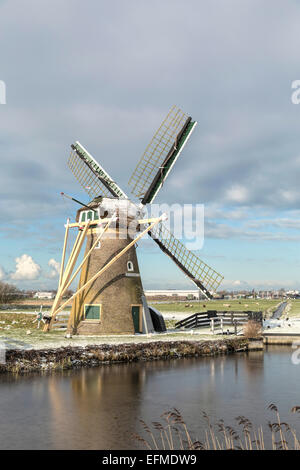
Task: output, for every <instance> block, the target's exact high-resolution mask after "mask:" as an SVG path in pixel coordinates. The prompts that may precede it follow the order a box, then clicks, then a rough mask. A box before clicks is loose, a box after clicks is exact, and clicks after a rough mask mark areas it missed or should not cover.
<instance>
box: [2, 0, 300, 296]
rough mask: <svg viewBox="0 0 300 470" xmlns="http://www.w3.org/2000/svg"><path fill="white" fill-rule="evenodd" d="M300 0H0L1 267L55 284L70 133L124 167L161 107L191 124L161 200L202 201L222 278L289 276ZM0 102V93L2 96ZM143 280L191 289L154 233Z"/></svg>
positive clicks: (296, 167) (256, 282) (298, 143)
mask: <svg viewBox="0 0 300 470" xmlns="http://www.w3.org/2000/svg"><path fill="white" fill-rule="evenodd" d="M299 29H300V1H296V0H242V1H241V0H226V1H225V0H210V1H199V0H187V1H185V2H183V1H179V0H164V1H161V0H151V2H149V1H147V0H111V1H110V2H105V1H102V0H86V1H85V2H82V1H78V0H63V1H61V0H60V1H57V0H51V1H50V0H43V2H41V1H40V0H27V1H26V2H24V0H0V81H3V82H4V83H5V85H6V104H0V158H1V171H0V219H1V230H0V280H3V281H6V282H11V283H14V284H16V285H17V286H18V287H20V288H22V289H29V288H32V289H50V288H56V286H57V281H58V273H59V263H60V258H61V250H62V244H63V237H64V230H65V229H64V224H65V222H66V219H67V217H71V219H72V220H74V217H75V212H76V210H77V206H76V205H75V204H74V203H72V202H71V201H67V200H66V199H62V197H61V196H60V192H61V191H64V192H66V193H67V194H72V195H73V196H75V197H78V198H79V199H81V200H82V201H83V202H88V200H89V198H88V196H87V195H86V194H85V193H84V192H83V191H82V190H81V189H80V186H79V185H78V183H77V182H76V180H75V178H74V177H73V175H72V173H71V172H70V170H69V169H68V167H67V158H68V154H69V149H70V144H71V143H73V142H74V141H75V140H79V141H80V142H81V143H82V144H83V145H84V146H85V147H86V148H87V149H88V150H89V151H90V153H91V154H92V155H94V156H95V158H96V159H97V160H98V161H99V162H100V163H101V165H102V166H103V167H104V168H105V169H106V170H107V171H108V173H109V174H111V175H112V176H113V178H114V179H115V180H116V181H117V182H118V184H119V185H120V186H121V187H122V188H124V190H125V192H127V193H129V188H128V180H129V177H130V175H131V173H132V172H133V170H134V168H135V166H136V163H137V162H138V160H139V159H140V157H141V155H142V153H143V151H144V149H145V147H146V146H147V144H148V142H149V141H150V139H151V137H152V135H153V134H154V132H155V131H156V130H157V128H158V126H159V124H160V122H161V121H162V119H163V118H164V116H165V115H166V114H167V112H168V110H169V108H170V107H171V106H172V105H173V104H176V105H178V106H179V107H180V108H181V109H183V110H184V111H185V112H186V113H187V114H188V115H191V116H192V117H193V119H195V120H197V122H198V125H197V127H196V129H195V131H194V133H193V135H192V137H191V139H190V141H189V142H188V144H187V146H186V148H185V149H184V152H183V153H182V155H181V156H180V158H179V159H178V161H177V162H176V165H175V166H174V168H173V170H172V172H171V173H170V175H169V177H168V179H167V181H166V183H165V184H164V186H163V188H162V189H161V191H160V193H159V195H158V198H157V201H156V202H159V203H163V202H165V203H168V204H173V203H178V204H184V203H187V204H191V203H193V204H204V208H205V226H204V244H203V247H202V248H201V250H198V251H197V254H198V256H199V257H200V258H201V259H203V260H204V261H205V262H206V263H208V264H209V265H210V266H212V267H213V268H214V269H216V270H217V271H218V272H220V273H222V275H223V276H224V281H223V284H222V287H223V288H226V289H241V288H247V289H252V288H256V289H260V288H263V289H269V288H270V289H271V288H274V289H277V288H281V287H283V288H286V289H291V288H292V289H300V276H299V271H300V252H299V246H300V185H299V177H300V132H299V130H300V105H297V104H293V102H292V100H291V96H292V91H293V90H292V88H291V87H292V82H293V81H294V80H298V79H300V67H299V55H300V35H299ZM0 102H1V99H0ZM138 256H139V262H140V268H141V272H142V276H143V283H144V287H145V288H146V289H147V288H148V289H159V288H161V289H165V288H187V289H188V288H193V284H191V283H190V282H189V281H188V280H187V279H186V278H185V276H184V275H183V274H182V273H181V272H180V271H179V270H178V268H177V267H176V266H175V265H174V264H173V263H172V261H171V260H169V259H168V258H167V257H166V256H164V255H163V254H162V253H161V252H160V251H159V250H158V249H157V248H156V247H155V246H154V244H153V243H152V244H151V240H149V241H148V242H147V241H145V242H143V243H141V244H140V245H139V247H138Z"/></svg>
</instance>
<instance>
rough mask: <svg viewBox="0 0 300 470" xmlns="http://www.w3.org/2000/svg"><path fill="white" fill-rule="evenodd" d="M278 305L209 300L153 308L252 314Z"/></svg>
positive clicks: (184, 311) (171, 303)
mask: <svg viewBox="0 0 300 470" xmlns="http://www.w3.org/2000/svg"><path fill="white" fill-rule="evenodd" d="M279 303H280V300H279V299H276V300H265V299H242V300H209V301H201V302H189V301H186V302H168V303H155V302H152V303H151V305H153V306H155V307H156V308H157V309H158V310H159V311H160V312H162V313H167V312H172V313H173V312H174V313H177V312H178V313H188V314H190V315H191V314H193V313H196V312H206V311H207V310H217V311H233V312H236V311H240V310H252V311H254V312H259V311H262V312H264V313H267V311H269V313H270V312H271V311H273V310H275V308H276V306H277V305H278V304H279ZM299 306H300V305H299Z"/></svg>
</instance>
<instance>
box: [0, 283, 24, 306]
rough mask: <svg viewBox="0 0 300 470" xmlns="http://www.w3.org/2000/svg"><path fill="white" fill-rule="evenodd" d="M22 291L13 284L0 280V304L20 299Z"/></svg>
mask: <svg viewBox="0 0 300 470" xmlns="http://www.w3.org/2000/svg"><path fill="white" fill-rule="evenodd" d="M21 297H22V292H21V291H20V290H19V289H18V288H17V287H16V286H14V285H12V284H7V283H5V282H0V304H8V303H11V302H13V301H14V300H17V299H20V298H21Z"/></svg>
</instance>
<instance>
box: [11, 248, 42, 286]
mask: <svg viewBox="0 0 300 470" xmlns="http://www.w3.org/2000/svg"><path fill="white" fill-rule="evenodd" d="M15 261H16V270H15V272H14V273H12V274H11V275H10V277H11V279H13V280H15V281H28V280H34V279H37V278H38V277H39V276H40V274H41V267H40V266H39V265H38V264H37V263H36V262H35V261H34V260H33V259H32V257H31V256H30V255H27V254H26V253H24V254H23V255H22V256H20V257H18V258H16V260H15Z"/></svg>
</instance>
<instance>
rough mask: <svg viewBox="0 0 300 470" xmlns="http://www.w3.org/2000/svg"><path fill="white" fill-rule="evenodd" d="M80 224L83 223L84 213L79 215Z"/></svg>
mask: <svg viewBox="0 0 300 470" xmlns="http://www.w3.org/2000/svg"><path fill="white" fill-rule="evenodd" d="M80 222H85V212H81V214H80Z"/></svg>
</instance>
